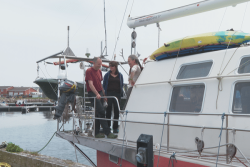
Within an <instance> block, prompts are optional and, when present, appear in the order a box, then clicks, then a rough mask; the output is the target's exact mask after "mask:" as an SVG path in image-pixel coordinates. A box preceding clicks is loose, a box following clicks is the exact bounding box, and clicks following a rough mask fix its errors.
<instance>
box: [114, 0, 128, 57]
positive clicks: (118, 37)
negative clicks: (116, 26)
mask: <svg viewBox="0 0 250 167" xmlns="http://www.w3.org/2000/svg"><path fill="white" fill-rule="evenodd" d="M128 3H129V0H128V1H127V5H126V8H125V11H124V14H123V18H122V22H121V26H120V30H119V33H118V36H117V39H116V42H115V48H114V52H113V55H112V59H111V60H113V58H114V54H115V50H116V46H117V42H118V40H119V36H120V32H121V29H122V24H123V20H124V17H125V14H126V11H127V7H128Z"/></svg>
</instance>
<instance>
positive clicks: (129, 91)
mask: <svg viewBox="0 0 250 167" xmlns="http://www.w3.org/2000/svg"><path fill="white" fill-rule="evenodd" d="M132 89H133V87H129V88H128V91H127V93H126V95H127V99H126V102H125V105H124V107H123V110H125V109H126V106H127V103H128V99H129V97H130V94H131V92H132Z"/></svg>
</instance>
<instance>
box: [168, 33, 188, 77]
mask: <svg viewBox="0 0 250 167" xmlns="http://www.w3.org/2000/svg"><path fill="white" fill-rule="evenodd" d="M187 37H188V36H186V37H184V38H183V39H182V40H181V43H180V48H179V51H178V54H177V57H176V59H175V63H174V67H173V70H172V73H171V76H170V79H169V80H170V81H171V78H172V75H173V72H174V68H175V64H176V61H177V58H178V57H179V53H180V50H181V45H182V41H183V40H184V39H185V38H187Z"/></svg>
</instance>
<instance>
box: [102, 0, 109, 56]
mask: <svg viewBox="0 0 250 167" xmlns="http://www.w3.org/2000/svg"><path fill="white" fill-rule="evenodd" d="M103 2H104V27H105V49H106V56H107V55H108V54H107V31H106V16H105V0H103Z"/></svg>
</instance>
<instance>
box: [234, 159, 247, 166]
mask: <svg viewBox="0 0 250 167" xmlns="http://www.w3.org/2000/svg"><path fill="white" fill-rule="evenodd" d="M235 158H236V159H237V160H238V161H239V162H240V163H242V164H243V165H244V166H246V167H247V165H246V164H245V163H244V162H242V161H241V160H240V159H239V158H238V157H236V156H235Z"/></svg>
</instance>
